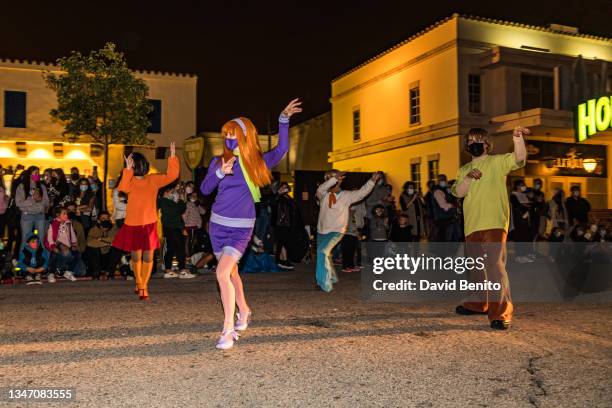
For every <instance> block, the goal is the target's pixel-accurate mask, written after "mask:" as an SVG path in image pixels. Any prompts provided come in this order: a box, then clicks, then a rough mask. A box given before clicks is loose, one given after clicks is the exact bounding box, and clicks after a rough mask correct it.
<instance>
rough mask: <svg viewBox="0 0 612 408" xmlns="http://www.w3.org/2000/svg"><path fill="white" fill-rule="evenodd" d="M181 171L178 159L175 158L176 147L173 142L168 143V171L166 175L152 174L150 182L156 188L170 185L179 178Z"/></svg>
mask: <svg viewBox="0 0 612 408" xmlns="http://www.w3.org/2000/svg"><path fill="white" fill-rule="evenodd" d="M180 170H181V163H180V162H179V159H178V157H176V145H175V144H174V142H171V143H170V157H168V170H166V174H153V175H152V176H151V177H152V180H153V183H154V184H155V185H156V186H157V188H162V187H163V186H165V185H168V184H170V183H172V182H173V181H174V180H176V179H177V178H178V176H179V172H180Z"/></svg>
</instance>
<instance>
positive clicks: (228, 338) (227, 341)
mask: <svg viewBox="0 0 612 408" xmlns="http://www.w3.org/2000/svg"><path fill="white" fill-rule="evenodd" d="M238 337H239V336H238V333H236V331H235V330H229V329H226V330H223V332H222V333H221V337H219V340H218V341H217V345H216V346H215V347H216V348H218V349H219V350H227V349H231V348H232V347H234V343H235V342H236V341H237V340H238Z"/></svg>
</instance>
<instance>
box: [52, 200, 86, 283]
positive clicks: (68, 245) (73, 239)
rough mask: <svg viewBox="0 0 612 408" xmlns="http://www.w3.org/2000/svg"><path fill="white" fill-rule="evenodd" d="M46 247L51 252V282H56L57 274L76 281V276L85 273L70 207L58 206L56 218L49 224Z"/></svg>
mask: <svg viewBox="0 0 612 408" xmlns="http://www.w3.org/2000/svg"><path fill="white" fill-rule="evenodd" d="M45 247H46V248H47V250H48V251H49V253H50V256H49V274H48V278H47V279H48V280H49V282H50V283H53V282H55V275H57V276H63V277H64V278H66V279H68V280H71V281H74V280H76V278H75V276H83V275H85V265H84V263H83V261H82V260H81V255H80V253H79V251H78V241H77V235H76V232H75V231H74V228H72V222H71V221H70V219H69V217H68V209H67V208H65V207H58V208H57V209H56V210H55V218H54V219H53V221H52V222H51V225H49V230H48V231H47V236H46V237H45Z"/></svg>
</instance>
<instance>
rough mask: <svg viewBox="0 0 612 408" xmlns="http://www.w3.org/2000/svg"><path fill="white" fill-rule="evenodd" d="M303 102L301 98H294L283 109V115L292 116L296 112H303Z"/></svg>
mask: <svg viewBox="0 0 612 408" xmlns="http://www.w3.org/2000/svg"><path fill="white" fill-rule="evenodd" d="M301 104H302V102H301V101H300V98H295V99H294V100H292V101H291V102H289V105H287V107H286V108H285V109H283V115H285V116H287V117H288V118H290V117H291V115H293V114H294V113H299V112H301V111H302V108H300V105H301Z"/></svg>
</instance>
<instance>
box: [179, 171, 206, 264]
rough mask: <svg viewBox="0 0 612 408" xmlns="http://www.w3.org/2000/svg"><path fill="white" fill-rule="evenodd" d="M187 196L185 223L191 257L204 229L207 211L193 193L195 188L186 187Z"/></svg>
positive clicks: (184, 214)
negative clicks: (203, 218)
mask: <svg viewBox="0 0 612 408" xmlns="http://www.w3.org/2000/svg"><path fill="white" fill-rule="evenodd" d="M189 191H191V192H189ZM185 194H187V203H186V207H185V212H184V213H183V221H185V230H186V231H187V234H188V240H187V241H188V242H187V248H188V250H187V256H191V255H193V248H194V244H195V239H196V236H197V233H198V231H199V230H200V228H202V217H203V216H204V215H205V214H206V209H205V208H204V207H202V205H201V204H200V201H199V200H198V194H197V193H194V192H193V186H191V187H190V186H189V183H188V184H187V186H186V187H185Z"/></svg>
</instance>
